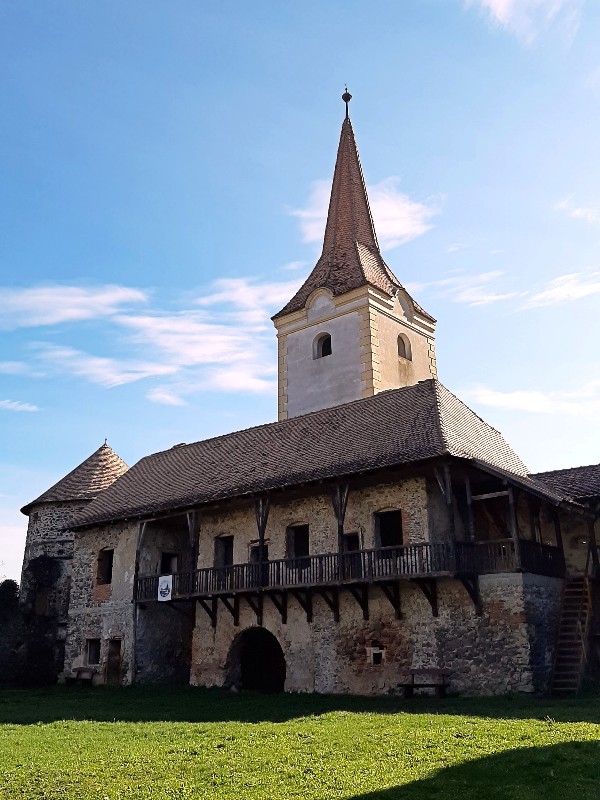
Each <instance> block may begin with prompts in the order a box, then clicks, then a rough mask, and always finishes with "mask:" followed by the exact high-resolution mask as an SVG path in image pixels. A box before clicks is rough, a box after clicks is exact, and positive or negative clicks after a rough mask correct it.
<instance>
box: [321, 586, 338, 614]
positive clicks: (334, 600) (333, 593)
mask: <svg viewBox="0 0 600 800" xmlns="http://www.w3.org/2000/svg"><path fill="white" fill-rule="evenodd" d="M316 591H317V592H318V593H319V594H320V595H321V597H322V598H323V600H325V602H326V603H327V605H328V606H329V608H330V609H331V610H332V611H333V621H334V622H339V621H340V593H339V590H338V589H316Z"/></svg>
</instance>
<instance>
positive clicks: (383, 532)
mask: <svg viewBox="0 0 600 800" xmlns="http://www.w3.org/2000/svg"><path fill="white" fill-rule="evenodd" d="M375 542H376V545H377V547H400V546H401V545H402V512H401V511H380V512H379V514H375Z"/></svg>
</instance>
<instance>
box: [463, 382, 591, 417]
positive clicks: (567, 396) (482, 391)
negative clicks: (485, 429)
mask: <svg viewBox="0 0 600 800" xmlns="http://www.w3.org/2000/svg"><path fill="white" fill-rule="evenodd" d="M462 395H463V396H465V397H467V398H469V400H471V401H472V402H474V403H479V404H481V405H484V406H489V407H492V408H501V409H505V410H508V411H526V412H529V413H532V414H569V415H573V416H591V417H594V418H595V417H597V415H598V414H600V381H598V380H597V381H590V382H589V383H587V384H585V385H584V386H582V387H581V388H580V389H579V390H577V391H572V392H563V391H553V392H542V391H539V390H536V389H521V390H516V391H513V392H498V391H496V390H495V389H491V388H489V387H487V386H475V387H473V388H471V389H465V390H463V392H462Z"/></svg>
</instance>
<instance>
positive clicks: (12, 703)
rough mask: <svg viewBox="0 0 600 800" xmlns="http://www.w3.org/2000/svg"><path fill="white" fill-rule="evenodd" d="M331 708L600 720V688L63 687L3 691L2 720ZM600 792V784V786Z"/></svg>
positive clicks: (258, 714) (207, 718) (270, 717)
mask: <svg viewBox="0 0 600 800" xmlns="http://www.w3.org/2000/svg"><path fill="white" fill-rule="evenodd" d="M334 711H347V712H352V713H369V714H397V713H404V714H422V713H427V714H457V715H463V716H473V717H488V718H496V719H547V718H550V719H552V720H556V721H557V722H596V723H600V694H598V693H589V694H586V695H581V696H579V697H577V698H571V699H564V700H560V699H548V698H537V697H531V696H526V695H508V696H504V697H487V698H483V697H480V698H460V697H456V698H447V699H445V700H438V699H435V698H432V697H415V698H413V699H411V700H402V699H401V698H396V697H394V698H385V697H370V698H369V697H356V696H347V695H316V694H280V695H260V694H254V693H250V692H244V693H242V694H239V695H235V694H231V693H230V692H226V691H223V690H221V689H202V688H193V687H181V686H134V687H127V688H116V689H115V688H108V687H95V688H89V687H85V688H84V687H74V688H72V687H63V686H54V687H51V688H47V689H4V690H0V724H12V725H31V724H34V723H38V722H40V723H48V722H55V721H58V720H65V719H68V720H92V721H97V722H114V721H119V722H161V721H165V722H227V721H234V722H235V721H237V722H254V723H257V722H285V721H287V720H290V719H295V718H299V717H306V716H313V715H321V714H328V713H330V712H334ZM599 795H600V790H599Z"/></svg>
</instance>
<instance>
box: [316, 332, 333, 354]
mask: <svg viewBox="0 0 600 800" xmlns="http://www.w3.org/2000/svg"><path fill="white" fill-rule="evenodd" d="M330 355H331V336H330V334H328V333H322V334H320V335H319V336H317V338H316V339H315V341H314V345H313V358H325V356H330Z"/></svg>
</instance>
